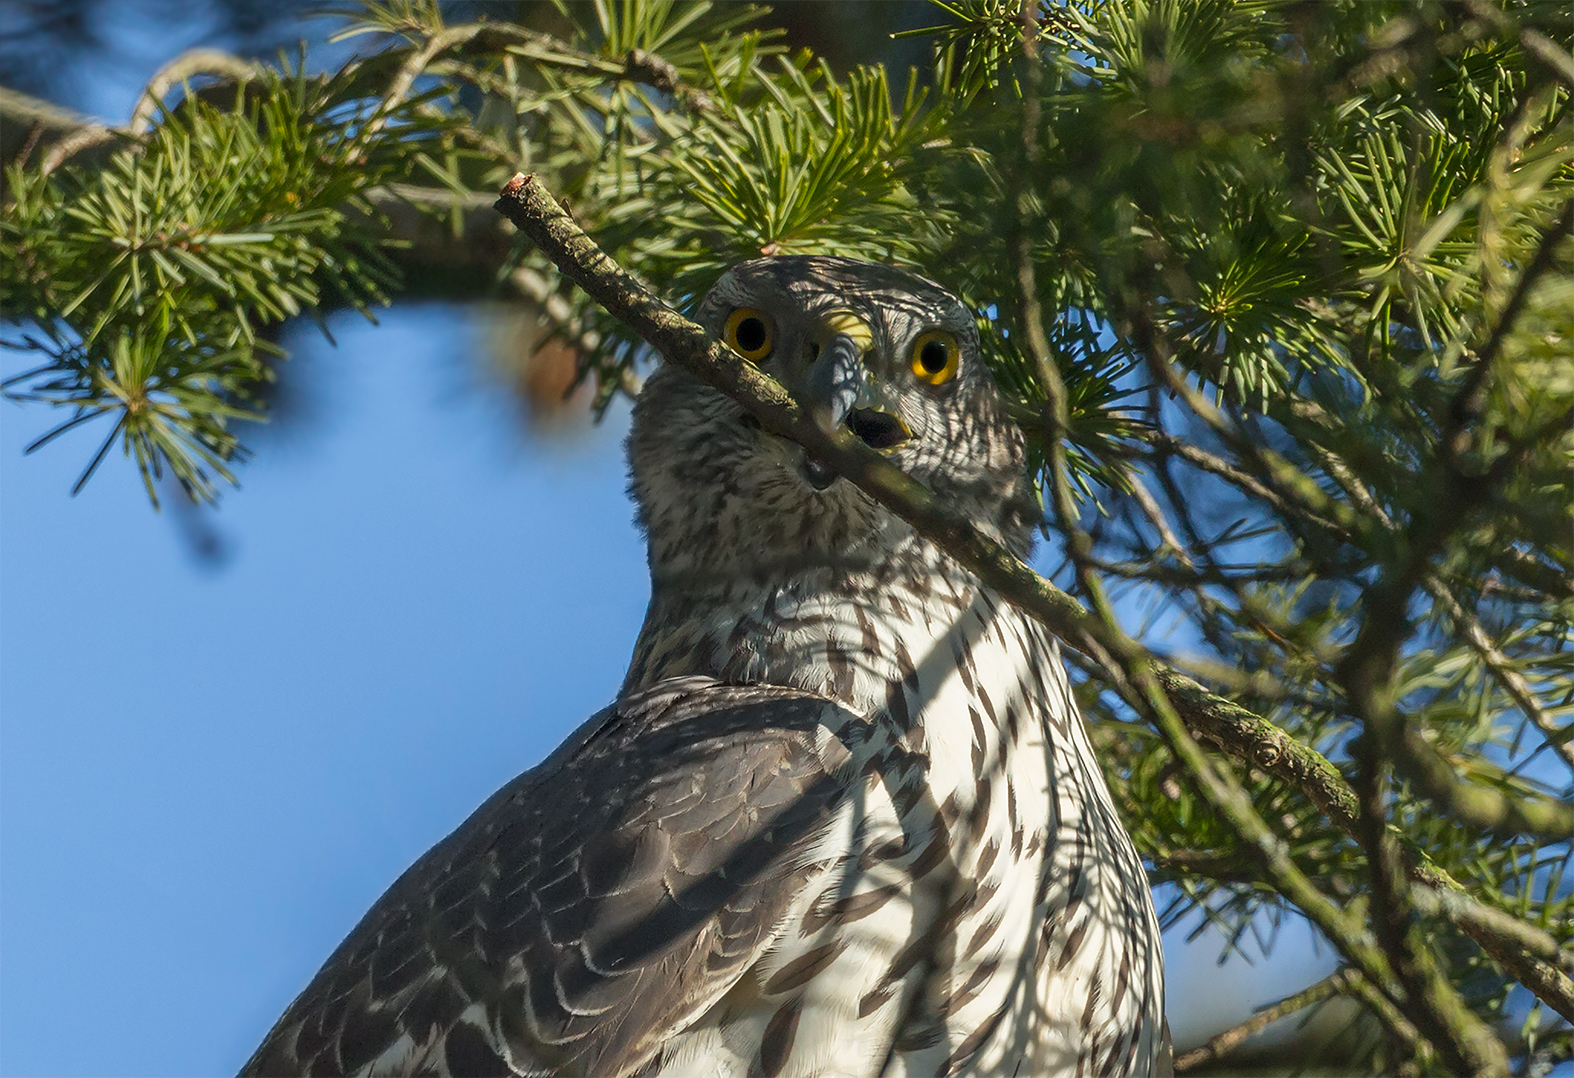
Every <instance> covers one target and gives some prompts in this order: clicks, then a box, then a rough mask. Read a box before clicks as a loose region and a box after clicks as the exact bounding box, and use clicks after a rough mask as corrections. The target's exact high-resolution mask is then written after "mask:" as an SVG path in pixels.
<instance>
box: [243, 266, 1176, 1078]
mask: <svg viewBox="0 0 1574 1078" xmlns="http://www.w3.org/2000/svg"><path fill="white" fill-rule="evenodd" d="M699 319H700V321H701V322H702V323H703V324H704V325H705V326H706V327H707V329H709V330H710V331H711V332H713V333H714V334H716V335H718V336H719V337H720V338H721V339H722V340H724V341H725V342H726V343H727V344H728V345H730V346H731V347H732V348H733V349H734V350H736V351H737V352H738V353H739V354H740V355H742V356H743V357H744V358H746V359H749V360H751V361H753V362H755V363H756V364H758V365H760V366H761V367H762V368H764V369H765V370H766V371H768V372H769V373H771V374H772V375H774V376H775V377H776V378H777V379H779V380H780V381H782V382H783V383H784V384H785V385H787V386H788V387H789V388H791V389H792V390H793V391H794V392H795V393H796V394H797V395H798V397H799V399H800V400H802V401H803V402H804V403H805V404H806V406H807V407H810V408H812V409H813V410H814V413H815V414H816V416H817V417H818V418H819V420H820V421H821V422H823V423H825V424H827V425H828V426H830V427H832V428H835V427H838V426H845V427H847V428H848V429H849V430H850V431H852V433H853V434H855V435H856V436H857V437H859V438H861V439H862V440H863V441H864V442H866V443H867V444H868V445H870V446H872V447H873V448H875V449H876V450H879V451H880V452H882V453H884V454H886V455H887V456H888V457H889V458H890V459H891V460H892V461H893V462H895V463H896V464H898V465H899V466H900V467H902V468H903V469H904V470H906V471H907V472H908V473H909V474H911V475H913V476H914V477H916V478H917V479H919V480H921V481H922V482H924V483H925V484H926V485H927V486H928V487H929V488H930V489H931V490H932V491H934V493H935V494H936V496H938V497H940V498H943V499H945V501H946V502H947V503H949V504H950V505H952V506H953V507H955V508H956V509H958V510H960V511H962V512H964V513H966V514H967V515H968V516H970V517H971V518H972V519H973V520H974V521H975V522H976V523H977V524H978V525H979V526H980V527H981V528H983V529H984V530H985V531H986V532H988V533H989V534H991V535H992V536H993V537H994V538H996V539H998V540H999V541H1000V542H1002V543H1004V544H1005V545H1006V546H1007V547H1009V548H1010V549H1012V550H1014V551H1015V552H1017V553H1018V554H1022V555H1025V554H1026V553H1027V552H1028V550H1029V547H1030V545H1031V536H1032V527H1031V525H1032V522H1033V520H1034V519H1035V518H1036V504H1035V499H1034V497H1033V491H1032V487H1031V483H1030V480H1029V478H1028V474H1027V468H1026V453H1025V449H1024V444H1023V440H1022V436H1021V434H1020V433H1019V432H1018V430H1017V429H1016V427H1015V426H1014V424H1013V423H1012V422H1011V421H1010V419H1009V418H1008V416H1007V412H1006V407H1005V402H1004V400H1003V398H1002V397H1001V395H1000V393H999V391H998V390H997V389H996V387H995V385H994V383H993V381H992V380H991V377H990V374H989V372H988V370H987V368H986V367H985V365H984V363H983V361H982V359H981V357H980V352H979V341H978V332H977V327H976V325H975V323H974V320H973V317H972V316H971V315H970V313H969V311H968V310H967V308H966V307H964V306H963V305H962V303H960V302H959V301H958V300H957V299H956V298H955V297H954V296H952V295H950V294H949V293H947V292H946V291H944V290H943V289H942V288H940V287H939V286H938V285H936V284H934V283H933V282H931V281H928V280H926V279H924V278H922V277H918V276H915V275H913V274H910V273H907V272H904V271H901V270H897V269H894V268H891V267H886V266H879V265H874V264H870V263H864V262H858V261H853V260H849V259H843V258H824V257H782V258H770V259H762V260H758V261H753V262H746V263H743V264H742V265H739V266H736V267H734V268H733V269H731V270H730V271H728V272H727V273H726V274H725V275H724V276H723V277H722V278H721V279H720V281H719V282H718V283H717V284H716V286H715V288H714V289H712V291H711V292H710V293H709V295H707V296H706V297H705V299H704V301H703V303H702V304H701V307H700V312H699ZM628 449H629V468H630V475H631V490H632V493H633V496H634V498H635V500H636V502H637V503H638V515H639V522H640V525H641V527H642V528H643V530H644V532H645V535H646V536H647V538H648V542H649V560H650V575H651V599H650V607H649V611H648V614H647V615H646V619H645V624H644V627H643V629H642V630H641V632H640V636H639V639H638V641H637V643H636V644H635V647H634V655H633V658H632V660H631V661H630V664H629V670H628V676H627V678H626V680H625V681H624V683H623V686H622V688H621V690H620V691H619V693H618V697H617V699H616V701H615V702H614V703H613V704H612V705H611V706H610V707H608V708H606V709H605V710H604V711H601V712H600V713H598V714H596V715H595V716H593V717H592V718H591V719H590V720H589V721H588V722H587V723H586V724H585V725H584V726H582V727H581V728H580V729H579V731H578V732H577V733H575V734H574V735H573V736H572V737H571V738H570V739H569V740H568V741H567V742H566V743H565V744H563V745H562V746H561V747H560V748H559V749H558V750H557V751H556V752H554V753H553V754H552V755H551V756H549V757H548V758H547V759H546V760H545V761H544V762H542V763H541V764H540V765H539V766H537V767H535V768H532V769H531V770H529V771H526V772H525V773H524V774H522V775H520V776H519V777H518V778H517V779H515V780H514V781H513V782H511V783H509V784H508V785H507V786H505V787H503V789H501V790H499V791H498V792H497V793H496V794H494V795H493V796H492V798H491V799H490V800H488V801H487V802H486V803H485V804H483V805H482V806H481V807H480V808H479V809H477V810H476V812H475V814H474V815H472V816H471V817H470V818H469V819H468V820H466V821H465V822H464V823H463V824H462V825H460V827H459V829H458V830H457V831H455V832H454V833H453V834H452V835H450V836H449V837H448V838H446V839H444V840H443V841H442V842H440V843H438V845H436V846H435V847H433V848H432V850H431V851H430V852H428V853H427V854H426V855H425V856H424V857H422V858H421V859H420V860H419V861H417V862H416V863H415V865H414V866H412V867H411V868H410V869H409V870H408V871H407V872H405V873H404V875H403V876H401V877H400V878H399V879H398V880H397V881H396V882H395V883H394V885H393V886H392V887H390V888H389V889H388V892H387V893H386V894H385V895H383V897H382V898H381V899H380V900H379V901H378V902H377V904H376V905H375V906H373V907H372V909H371V911H370V912H369V913H367V914H366V916H365V917H364V918H363V919H362V920H361V922H360V924H358V925H357V926H356V927H355V929H354V930H353V931H352V932H351V933H350V935H349V937H348V938H347V939H346V940H345V941H344V943H343V944H341V945H340V947H339V949H338V950H337V951H335V952H334V953H333V955H332V956H331V957H330V958H329V959H328V961H327V963H326V964H325V965H324V966H323V967H322V969H321V970H320V971H319V972H318V974H317V976H316V977H315V978H313V980H312V982H311V983H310V984H309V985H308V986H307V988H306V990H305V991H304V992H302V993H301V995H300V997H299V998H298V999H296V1000H295V1002H294V1003H293V1004H291V1005H290V1007H289V1009H288V1010H287V1011H285V1013H284V1016H283V1017H282V1018H280V1019H279V1022H278V1024H277V1025H276V1026H275V1027H274V1028H273V1030H272V1032H270V1033H269V1034H268V1036H267V1039H266V1040H265V1041H263V1043H262V1046H261V1047H260V1048H258V1049H257V1052H256V1054H255V1055H253V1056H252V1058H251V1059H250V1060H249V1061H248V1062H247V1063H246V1066H245V1069H244V1071H243V1073H244V1074H247V1075H264V1076H278V1075H287V1074H288V1075H299V1074H437V1075H466V1076H480V1075H496V1076H500V1075H544V1074H554V1075H557V1074H565V1075H593V1076H598V1078H600V1076H607V1078H611V1076H636V1075H641V1076H642V1075H683V1076H696V1075H727V1076H731V1075H739V1076H741V1075H766V1076H773V1078H774V1076H787V1075H793V1076H809V1075H886V1076H918V1075H941V1074H969V1075H986V1074H987V1075H995V1074H999V1075H1016V1074H1022V1075H1047V1074H1067V1075H1070V1074H1076V1075H1083V1074H1087V1075H1094V1074H1098V1075H1116V1074H1131V1075H1150V1074H1155V1073H1161V1072H1165V1071H1167V1070H1168V1069H1169V1068H1170V1066H1171V1064H1170V1046H1169V1037H1168V1032H1167V1030H1166V1027H1165V1021H1164V1014H1163V997H1164V974H1163V962H1162V956H1161V953H1160V949H1159V928H1158V923H1157V919H1156V918H1155V916H1154V910H1153V903H1152V899H1151V896H1150V894H1149V890H1148V886H1147V881H1146V877H1145V875H1144V873H1143V869H1142V864H1141V862H1140V861H1139V860H1138V857H1137V854H1136V851H1135V849H1134V848H1133V846H1132V843H1131V839H1130V837H1129V836H1128V835H1127V833H1126V831H1125V829H1124V828H1123V827H1122V825H1121V822H1120V820H1119V818H1118V817H1117V816H1116V814H1115V810H1114V807H1113V805H1112V803H1111V799H1110V795H1109V791H1108V789H1107V788H1106V786H1105V782H1104V778H1103V775H1102V773H1101V771H1100V769H1099V766H1098V763H1097V761H1096V760H1095V758H1094V755H1093V750H1092V748H1091V746H1090V744H1089V742H1088V737H1087V734H1086V732H1085V730H1084V728H1083V725H1082V719H1081V717H1080V715H1079V713H1078V710H1077V706H1076V703H1075V702H1074V700H1073V698H1072V695H1071V692H1070V687H1069V685H1068V683H1067V679H1066V674H1065V670H1064V668H1063V666H1062V664H1061V661H1060V656H1059V653H1058V650H1057V644H1056V642H1055V640H1054V639H1053V638H1051V637H1050V636H1049V635H1048V634H1047V633H1046V632H1045V630H1044V629H1043V627H1042V626H1041V625H1039V624H1038V623H1037V622H1035V621H1033V620H1032V619H1030V618H1028V617H1026V616H1024V615H1023V614H1022V613H1020V612H1019V611H1017V610H1016V609H1014V608H1013V607H1011V606H1008V605H1006V604H1005V603H1004V602H1002V600H1001V598H1000V597H999V596H998V595H997V594H995V593H994V592H992V591H991V590H990V589H989V588H987V587H984V586H983V585H982V584H981V583H980V582H979V580H978V579H977V578H976V577H975V576H974V575H973V574H972V573H970V572H969V571H968V570H966V569H964V568H962V567H961V566H960V565H958V564H957V563H956V562H954V561H953V560H952V559H951V558H949V557H948V556H947V555H946V554H945V553H944V552H943V551H941V550H940V549H939V548H937V547H936V546H934V545H933V544H931V543H930V542H928V541H927V540H925V539H924V538H922V537H921V536H919V535H918V534H916V533H915V532H914V531H913V530H912V528H910V527H909V526H908V525H907V524H906V523H904V522H903V521H902V520H901V519H899V518H898V517H896V516H895V515H893V514H891V513H890V512H888V511H887V510H885V509H884V508H882V507H880V506H879V505H878V504H876V503H875V502H874V501H873V500H871V499H870V498H869V497H868V496H867V495H865V494H864V493H863V492H862V491H860V490H859V489H858V488H857V487H855V486H854V485H853V484H852V483H850V482H847V481H846V480H844V479H842V478H840V477H839V476H838V475H837V474H836V473H835V472H834V471H832V470H831V469H829V468H828V467H826V466H825V465H824V464H823V463H821V462H820V461H818V460H816V459H815V458H814V457H812V456H809V455H808V454H806V453H805V451H804V450H803V449H802V448H800V447H799V446H797V445H796V444H794V443H792V442H789V441H786V440H784V439H782V438H779V437H776V436H775V435H772V434H770V433H768V432H766V431H764V430H762V429H761V428H760V427H759V425H758V424H757V423H756V422H754V421H753V420H752V419H751V417H750V416H749V415H748V414H747V413H746V412H745V411H744V410H743V408H742V407H741V406H740V405H739V404H737V403H736V402H734V401H733V400H731V399H729V398H727V397H726V396H724V395H722V394H721V393H719V392H717V391H716V390H714V389H711V388H709V387H708V386H705V385H704V384H702V383H701V382H699V381H698V380H697V379H695V378H694V377H693V376H692V375H690V374H689V373H687V372H686V371H684V370H682V369H680V368H677V367H674V366H670V365H668V366H665V367H663V368H661V369H659V370H657V371H656V372H655V373H653V374H652V375H651V377H650V378H649V380H648V382H647V384H646V386H645V388H644V390H643V391H642V392H641V393H640V395H639V398H638V401H637V403H636V404H635V408H634V417H633V426H632V430H631V433H630V435H629V441H628Z"/></svg>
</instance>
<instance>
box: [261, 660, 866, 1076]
mask: <svg viewBox="0 0 1574 1078" xmlns="http://www.w3.org/2000/svg"><path fill="white" fill-rule="evenodd" d="M837 712H838V705H836V704H834V703H832V702H830V701H828V700H826V699H824V698H823V697H818V696H814V695H812V694H808V693H803V692H799V691H796V690H792V689H786V688H778V687H773V686H753V687H745V686H727V685H721V684H718V683H716V682H714V681H711V680H710V679H706V678H682V679H674V680H673V681H670V682H664V683H662V684H661V685H658V686H656V687H654V688H653V689H651V690H648V691H646V692H643V693H640V694H638V695H636V696H632V697H629V698H627V699H625V700H622V701H619V702H618V703H617V704H615V705H613V706H612V707H611V708H608V709H607V710H606V711H603V712H601V713H599V714H598V715H597V716H595V717H594V718H593V719H592V720H591V721H590V722H588V723H586V725H585V726H584V727H583V728H582V729H581V730H580V732H579V733H578V734H577V735H575V737H574V738H571V739H570V741H569V742H567V743H565V745H564V746H563V747H562V748H560V749H559V750H558V751H557V752H556V753H554V754H553V755H552V756H551V757H550V758H548V759H547V760H546V761H545V762H544V763H542V764H541V765H540V766H539V767H536V768H534V769H532V770H531V771H527V772H526V773H525V774H523V775H521V776H519V778H517V779H515V780H514V781H513V782H511V783H509V784H508V785H507V786H505V787H504V788H503V789H502V790H500V791H498V793H497V794H495V795H494V796H493V797H492V798H491V799H490V800H488V801H487V802H486V803H485V804H484V805H482V806H481V808H479V809H478V810H477V811H476V812H475V813H474V814H473V815H472V816H471V817H470V818H469V819H468V820H466V821H465V822H464V824H462V825H461V826H460V827H459V829H458V830H456V831H455V832H454V833H453V834H452V835H450V836H449V837H448V838H447V839H445V840H444V841H442V842H441V843H439V844H438V845H437V846H435V847H433V848H432V850H431V851H430V852H428V853H427V854H426V855H425V856H424V857H422V858H421V859H420V860H419V861H417V862H416V863H415V865H413V866H412V867H411V868H410V869H409V870H408V871H407V872H405V874H404V875H403V876H401V877H400V878H399V880H398V881H397V882H395V883H394V885H393V886H392V887H390V888H389V889H388V892H387V893H386V894H385V895H383V897H382V898H381V899H380V900H379V901H378V902H377V904H376V905H375V906H373V907H372V909H371V911H370V912H369V913H367V915H366V916H365V917H364V918H363V919H362V921H361V923H360V924H359V925H357V926H356V928H355V930H354V931H353V932H351V933H350V935H349V937H348V938H347V939H345V941H344V943H343V944H341V945H340V947H339V949H338V950H337V951H335V952H334V954H333V955H332V957H330V958H329V959H328V961H327V963H326V964H324V966H323V968H322V969H321V970H320V971H319V972H318V974H317V976H316V977H315V978H314V979H313V980H312V982H311V984H310V985H308V986H307V988H306V991H304V992H303V993H301V995H300V997H299V998H298V999H297V1000H296V1001H295V1002H294V1003H293V1004H292V1005H291V1006H290V1008H289V1010H287V1011H286V1012H285V1014H284V1016H283V1017H282V1018H281V1019H280V1020H279V1023H278V1025H276V1026H275V1027H274V1029H273V1031H272V1032H271V1033H270V1034H269V1035H268V1038H267V1039H266V1040H265V1041H264V1042H263V1044H262V1046H261V1047H260V1048H258V1049H257V1052H256V1054H255V1055H253V1056H252V1058H251V1059H250V1060H249V1061H248V1062H247V1064H246V1066H245V1068H244V1069H243V1070H242V1072H241V1073H242V1074H243V1075H258V1076H280V1075H287V1074H288V1075H297V1074H348V1073H354V1072H357V1071H363V1072H364V1071H365V1069H366V1068H368V1067H369V1066H370V1065H372V1064H374V1063H375V1064H376V1068H375V1070H376V1072H377V1073H399V1074H456V1075H472V1076H474V1075H482V1074H507V1073H511V1072H524V1073H533V1072H534V1073H540V1072H547V1071H551V1072H557V1073H569V1074H595V1075H616V1074H624V1073H627V1072H629V1071H631V1070H633V1069H636V1068H637V1067H638V1066H640V1065H641V1064H642V1063H643V1062H645V1061H646V1060H648V1059H649V1058H650V1057H651V1055H652V1053H653V1052H654V1051H655V1050H656V1049H657V1048H659V1047H660V1045H661V1043H662V1041H663V1039H664V1038H665V1036H666V1035H667V1034H668V1033H670V1032H671V1031H672V1029H673V1027H674V1025H675V1024H677V1023H680V1022H682V1021H684V1020H685V1019H686V1018H688V1017H689V1016H691V1015H693V1014H695V1013H696V1009H697V1008H702V1007H704V1006H706V1005H708V1003H709V1001H711V1000H714V999H716V998H719V997H720V996H721V995H722V994H723V993H725V991H726V990H727V989H728V988H729V987H730V986H731V985H732V984H733V983H734V982H735V981H736V980H737V979H738V977H739V976H740V975H741V974H742V973H743V971H744V970H745V969H747V968H748V966H749V965H751V964H752V963H753V961H754V960H755V958H756V957H757V956H758V954H759V952H760V951H761V950H762V949H763V948H764V947H765V946H766V945H768V944H769V942H770V941H771V939H772V938H773V937H774V934H775V932H776V931H777V924H778V922H779V921H780V919H781V916H782V913H783V911H784V909H785V908H786V906H787V905H788V903H789V902H790V901H791V899H792V897H793V895H794V894H796V893H797V891H798V889H799V888H800V887H801V886H802V885H803V882H804V880H805V879H806V878H807V877H808V875H809V873H810V872H811V871H812V868H811V867H810V866H808V865H806V863H805V862H806V857H805V851H806V848H807V847H808V846H809V845H810V844H811V843H812V842H813V840H814V839H815V837H816V836H817V835H818V834H819V833H820V831H821V830H822V829H823V826H824V825H825V824H826V823H827V822H828V820H829V817H830V814H831V812H832V810H833V809H834V807H835V804H836V803H837V801H838V800H839V798H840V797H841V796H842V794H843V792H844V791H845V789H846V782H847V779H848V776H845V775H842V774H839V773H838V772H839V770H840V765H841V764H842V763H843V762H845V759H846V756H845V750H842V749H841V746H840V745H839V744H838V743H836V742H835V741H832V742H831V748H830V749H829V750H827V749H824V748H820V749H817V748H816V730H817V729H818V728H819V727H820V726H822V725H840V723H839V721H838V720H839V718H842V717H845V716H839V715H838V714H837ZM828 753H829V754H831V755H830V757H829V758H827V754H828Z"/></svg>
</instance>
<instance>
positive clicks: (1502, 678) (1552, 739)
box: [1426, 576, 1574, 770]
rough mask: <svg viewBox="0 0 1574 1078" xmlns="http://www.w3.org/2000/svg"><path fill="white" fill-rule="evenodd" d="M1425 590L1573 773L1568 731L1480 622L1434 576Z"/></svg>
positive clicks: (1572, 744)
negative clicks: (1552, 714) (1444, 607)
mask: <svg viewBox="0 0 1574 1078" xmlns="http://www.w3.org/2000/svg"><path fill="white" fill-rule="evenodd" d="M1426 589H1427V590H1428V591H1430V592H1431V593H1432V594H1433V595H1434V596H1436V597H1437V598H1438V599H1439V600H1441V601H1442V603H1443V604H1444V605H1445V606H1446V607H1447V608H1448V612H1449V615H1450V616H1451V617H1453V619H1454V621H1455V622H1456V623H1457V624H1458V625H1459V627H1460V628H1462V629H1463V630H1464V632H1465V639H1466V640H1468V641H1470V646H1471V647H1472V648H1473V649H1475V652H1476V654H1477V655H1479V656H1481V661H1482V662H1483V663H1485V664H1486V667H1487V669H1488V670H1490V671H1492V676H1493V677H1495V678H1497V680H1498V683H1499V684H1501V685H1502V686H1503V688H1504V689H1505V690H1506V691H1507V692H1508V694H1509V696H1511V697H1513V699H1514V702H1515V703H1516V704H1518V705H1519V708H1520V710H1521V711H1523V712H1524V713H1525V717H1526V718H1528V719H1529V720H1530V722H1531V725H1533V726H1535V728H1536V729H1538V730H1540V731H1541V732H1542V733H1543V734H1545V735H1546V737H1547V742H1546V743H1547V744H1548V745H1551V746H1552V748H1553V751H1555V752H1556V753H1557V754H1558V755H1559V756H1561V757H1562V758H1563V762H1564V763H1565V764H1567V765H1568V766H1569V768H1570V769H1571V770H1574V742H1570V740H1569V739H1568V736H1567V735H1568V731H1567V730H1565V729H1564V728H1563V727H1560V726H1559V725H1558V724H1557V722H1556V721H1554V720H1553V718H1552V716H1551V715H1548V714H1547V711H1546V708H1544V707H1542V706H1541V701H1540V700H1538V699H1537V698H1536V694H1535V691H1534V690H1533V689H1531V687H1530V682H1528V681H1526V680H1525V675H1524V674H1521V673H1520V672H1519V671H1518V670H1516V669H1515V668H1514V665H1513V663H1512V662H1511V661H1510V660H1509V657H1508V656H1507V655H1504V654H1503V653H1502V652H1501V651H1499V650H1498V647H1497V645H1496V644H1494V643H1493V642H1492V638H1491V637H1490V636H1488V635H1487V631H1486V629H1484V628H1483V627H1482V625H1481V620H1480V619H1479V618H1477V617H1476V616H1475V614H1473V613H1471V612H1470V611H1469V610H1466V609H1465V607H1464V606H1463V605H1462V604H1461V603H1460V601H1459V599H1458V598H1457V597H1456V596H1455V595H1454V592H1453V590H1452V589H1451V588H1449V586H1448V585H1447V583H1445V582H1444V581H1443V580H1441V579H1439V578H1438V577H1436V576H1429V577H1428V578H1427V581H1426Z"/></svg>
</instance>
